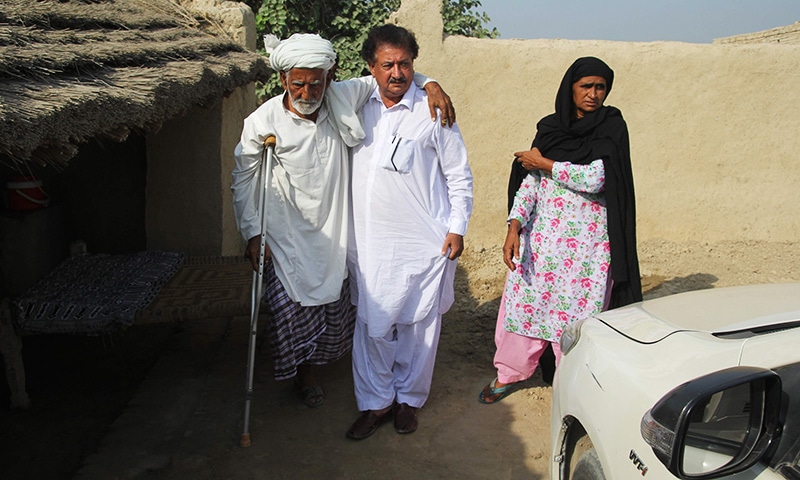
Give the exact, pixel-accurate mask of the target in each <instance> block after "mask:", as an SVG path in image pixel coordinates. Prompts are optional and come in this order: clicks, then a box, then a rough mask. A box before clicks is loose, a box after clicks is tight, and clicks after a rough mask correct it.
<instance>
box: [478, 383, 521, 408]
mask: <svg viewBox="0 0 800 480" xmlns="http://www.w3.org/2000/svg"><path fill="white" fill-rule="evenodd" d="M495 385H497V377H495V379H494V380H492V381H491V383H489V385H486V386H485V387H483V390H481V393H479V394H478V401H479V402H481V403H484V404H486V405H490V404H492V403H497V402H499V401H500V400H502V399H503V398H505V396H506V395H508V394H509V393H511V387H513V386H514V385H516V383H509V384H508V385H506V386H505V387H500V388H495ZM495 396H496V397H495ZM492 397H494V398H492Z"/></svg>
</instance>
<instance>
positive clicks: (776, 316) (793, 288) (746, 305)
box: [597, 283, 800, 343]
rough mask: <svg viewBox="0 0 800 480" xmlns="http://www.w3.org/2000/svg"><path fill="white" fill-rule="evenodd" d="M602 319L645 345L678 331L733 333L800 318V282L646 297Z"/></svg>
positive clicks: (611, 312) (615, 310)
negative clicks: (642, 300) (648, 298)
mask: <svg viewBox="0 0 800 480" xmlns="http://www.w3.org/2000/svg"><path fill="white" fill-rule="evenodd" d="M597 318H598V319H600V320H601V321H602V322H604V323H606V324H607V325H609V326H610V327H611V328H613V329H615V330H617V331H618V332H620V333H621V334H623V335H625V336H627V337H630V338H631V339H633V340H636V341H638V342H642V343H653V342H657V341H659V340H661V339H663V338H664V337H666V336H667V335H670V334H672V333H674V332H678V331H701V332H708V333H715V334H720V333H730V332H738V331H743V330H751V329H757V328H763V327H768V326H777V325H781V324H787V323H791V322H797V321H800V283H777V284H767V285H748V286H742V287H724V288H712V289H708V290H697V291H694V292H686V293H679V294H675V295H670V296H666V297H661V298H656V299H653V300H645V301H644V302H639V303H635V304H632V305H629V306H626V307H622V308H617V309H614V310H609V311H606V312H602V313H600V314H598V315H597Z"/></svg>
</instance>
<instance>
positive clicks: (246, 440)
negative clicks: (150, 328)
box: [239, 135, 276, 447]
mask: <svg viewBox="0 0 800 480" xmlns="http://www.w3.org/2000/svg"><path fill="white" fill-rule="evenodd" d="M275 143H276V142H275V136H274V135H270V136H268V137H267V138H265V139H264V153H263V154H262V156H261V167H260V172H259V182H260V183H259V188H258V216H259V219H260V220H261V248H259V250H258V252H259V253H258V271H257V272H253V292H252V295H251V297H250V301H251V305H250V345H249V348H248V352H247V388H246V390H245V399H244V428H243V430H242V439H241V440H240V441H239V445H241V446H242V447H249V446H250V400H251V399H252V398H253V363H254V361H255V358H256V327H257V325H258V310H259V307H260V306H261V286H262V284H263V280H264V245H265V244H266V243H267V196H268V195H267V193H268V191H267V190H268V189H269V185H270V182H271V181H272V178H271V177H272V157H273V156H274V155H275Z"/></svg>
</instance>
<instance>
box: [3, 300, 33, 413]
mask: <svg viewBox="0 0 800 480" xmlns="http://www.w3.org/2000/svg"><path fill="white" fill-rule="evenodd" d="M0 353H2V355H3V362H4V363H5V366H6V381H8V387H9V388H10V389H11V408H20V409H27V408H30V406H31V400H30V398H28V392H27V391H26V390H25V365H23V363H22V339H21V338H20V336H19V335H17V332H16V331H15V330H14V324H13V323H12V322H11V309H10V307H9V302H8V299H7V298H3V299H1V300H0Z"/></svg>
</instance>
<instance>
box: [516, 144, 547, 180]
mask: <svg viewBox="0 0 800 480" xmlns="http://www.w3.org/2000/svg"><path fill="white" fill-rule="evenodd" d="M514 156H515V157H517V161H518V162H519V163H521V164H522V166H523V167H525V169H526V170H539V171H541V172H544V173H547V174H550V173H552V172H553V164H554V163H555V162H554V161H552V160H550V159H549V158H545V157H544V156H543V155H542V152H540V151H539V149H538V148H536V147H533V148H531V149H530V150H526V151H524V152H515V153H514Z"/></svg>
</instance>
